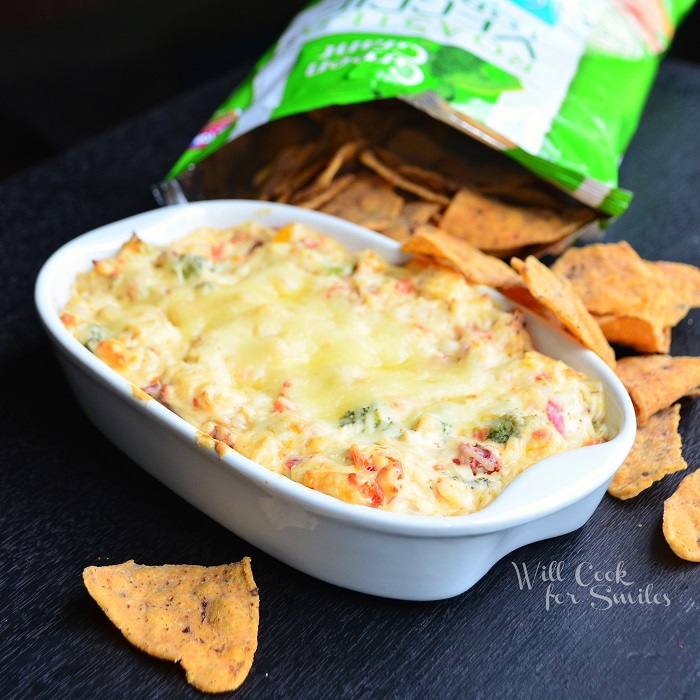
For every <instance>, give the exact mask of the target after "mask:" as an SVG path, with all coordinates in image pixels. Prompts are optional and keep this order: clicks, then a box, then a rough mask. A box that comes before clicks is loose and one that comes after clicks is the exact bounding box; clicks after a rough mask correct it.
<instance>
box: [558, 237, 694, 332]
mask: <svg viewBox="0 0 700 700" xmlns="http://www.w3.org/2000/svg"><path fill="white" fill-rule="evenodd" d="M552 269H553V270H554V271H555V272H556V273H557V274H559V275H562V276H564V277H567V278H568V279H569V280H570V281H571V283H572V284H573V286H574V289H576V291H577V292H578V294H579V296H580V297H581V298H582V299H583V303H584V304H585V305H586V308H587V309H588V310H589V311H590V312H591V313H593V314H596V315H598V316H608V315H610V316H634V317H636V318H642V319H647V320H649V321H650V322H651V323H652V324H653V325H654V326H655V327H657V328H665V327H667V326H675V325H676V324H677V323H678V322H679V321H680V320H681V319H682V318H683V317H684V316H685V315H686V314H687V313H688V309H689V305H688V304H686V303H684V302H683V300H682V299H681V298H680V297H679V296H678V295H676V294H674V292H673V289H672V288H671V286H670V285H669V283H668V278H667V276H666V274H665V273H664V272H663V271H662V270H661V269H660V268H658V267H656V266H655V265H654V264H652V263H649V262H647V261H646V260H643V259H642V258H640V257H639V255H638V254H637V252H636V251H635V250H634V249H633V248H632V246H630V245H629V243H627V242H626V241H620V242H619V243H594V244H591V245H587V246H583V247H578V248H569V249H568V250H567V251H565V252H564V253H563V254H562V255H561V256H560V257H559V258H558V259H557V260H556V261H555V262H554V264H553V265H552Z"/></svg>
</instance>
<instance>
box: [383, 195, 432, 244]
mask: <svg viewBox="0 0 700 700" xmlns="http://www.w3.org/2000/svg"><path fill="white" fill-rule="evenodd" d="M439 211H440V205H439V204H435V203H434V202H406V203H405V204H404V205H403V208H402V209H401V214H399V218H398V219H397V220H396V221H393V222H392V223H391V224H389V226H387V227H386V228H383V229H382V230H381V231H380V233H383V234H384V235H385V236H388V237H389V238H393V239H394V240H395V241H398V242H399V243H403V242H404V241H407V240H408V239H409V237H410V236H411V233H412V232H413V231H414V230H415V229H416V228H417V227H418V226H422V225H423V224H427V223H428V222H429V221H430V220H431V219H432V218H433V217H434V216H436V215H437V214H438V212H439Z"/></svg>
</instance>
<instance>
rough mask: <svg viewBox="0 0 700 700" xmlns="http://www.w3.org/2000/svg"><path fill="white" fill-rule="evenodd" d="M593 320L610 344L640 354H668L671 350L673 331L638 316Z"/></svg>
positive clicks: (598, 317)
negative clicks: (624, 347) (621, 346)
mask: <svg viewBox="0 0 700 700" xmlns="http://www.w3.org/2000/svg"><path fill="white" fill-rule="evenodd" d="M593 318H595V320H596V321H597V322H598V325H599V326H600V328H601V329H602V331H603V334H604V335H605V337H606V338H607V339H608V342H610V343H616V344H617V345H624V346H626V347H628V348H633V349H634V350H637V351H638V352H645V353H667V352H668V351H669V350H670V349H671V329H670V327H669V326H660V325H658V324H657V323H654V321H652V320H650V319H647V318H638V317H636V316H610V315H609V316H596V315H595V314H594V315H593Z"/></svg>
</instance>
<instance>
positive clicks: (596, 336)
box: [511, 255, 615, 367]
mask: <svg viewBox="0 0 700 700" xmlns="http://www.w3.org/2000/svg"><path fill="white" fill-rule="evenodd" d="M511 265H512V266H513V267H514V268H515V269H516V270H517V271H518V272H519V273H520V276H521V277H522V279H523V281H524V282H525V286H526V287H527V288H528V290H529V291H530V293H531V294H532V296H533V297H534V298H535V300H536V301H538V302H539V303H541V304H542V305H544V306H545V307H546V308H548V309H549V310H550V311H551V312H552V314H553V315H554V316H555V317H556V319H557V320H558V321H559V323H561V324H562V326H564V328H566V329H567V330H568V331H569V332H570V333H571V335H573V336H574V337H575V338H577V339H578V340H579V341H580V342H581V343H582V344H583V345H585V346H586V347H587V348H589V349H590V350H593V352H595V353H596V354H597V355H598V356H599V357H600V358H602V359H603V361H604V362H605V363H606V364H607V365H609V366H610V367H615V352H614V351H613V349H612V348H611V347H610V344H609V343H608V341H607V340H606V339H605V336H604V335H603V331H602V330H601V329H600V326H599V325H598V324H597V323H596V321H595V319H594V318H593V316H591V314H590V313H588V311H587V310H586V307H585V306H584V305H583V302H582V301H581V299H580V298H579V296H578V295H577V294H576V292H575V291H574V289H573V287H572V286H571V283H570V282H569V280H568V279H566V277H560V276H559V275H557V274H556V273H555V272H553V271H552V270H550V269H549V268H548V267H547V266H546V265H544V264H543V263H541V262H540V261H539V260H538V259H537V258H536V257H534V256H533V255H529V256H528V257H527V258H525V261H522V260H520V259H518V258H513V259H512V260H511Z"/></svg>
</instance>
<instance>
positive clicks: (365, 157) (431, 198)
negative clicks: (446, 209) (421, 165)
mask: <svg viewBox="0 0 700 700" xmlns="http://www.w3.org/2000/svg"><path fill="white" fill-rule="evenodd" d="M360 162H361V163H362V164H363V165H365V166H367V167H368V168H369V169H370V170H373V171H374V172H375V173H377V175H379V176H380V177H382V178H384V179H385V180H386V181H387V182H389V183H391V184H392V185H393V186H394V187H397V188H398V189H401V190H405V191H406V192H410V193H411V194H414V195H416V196H417V197H420V198H421V199H423V200H425V201H426V202H435V203H436V204H443V205H447V204H449V202H450V198H449V197H446V196H445V195H444V194H441V193H440V192H434V191H433V190H431V189H429V188H428V187H425V186H424V185H422V184H421V183H419V182H414V181H413V180H411V179H410V178H408V177H405V176H404V175H402V174H401V173H399V172H398V171H396V170H394V169H393V168H391V167H390V166H389V165H387V164H386V163H384V162H382V161H381V160H380V158H379V157H378V155H377V154H376V153H375V152H374V151H373V150H372V149H370V148H366V149H365V150H363V151H362V153H360Z"/></svg>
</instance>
